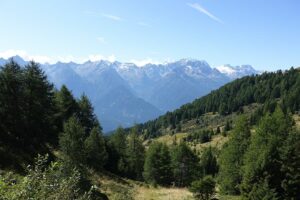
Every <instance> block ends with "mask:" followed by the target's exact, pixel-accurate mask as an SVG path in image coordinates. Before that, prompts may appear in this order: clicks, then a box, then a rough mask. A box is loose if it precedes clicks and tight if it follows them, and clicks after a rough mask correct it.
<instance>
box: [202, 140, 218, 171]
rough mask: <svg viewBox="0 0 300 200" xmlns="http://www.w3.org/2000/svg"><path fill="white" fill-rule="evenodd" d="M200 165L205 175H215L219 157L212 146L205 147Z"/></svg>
mask: <svg viewBox="0 0 300 200" xmlns="http://www.w3.org/2000/svg"><path fill="white" fill-rule="evenodd" d="M200 165H201V169H202V171H203V176H207V175H212V176H214V175H215V174H217V172H218V165H217V158H216V156H215V155H214V152H213V150H212V147H211V146H210V147H208V148H205V149H204V150H203V153H202V154H201V157H200Z"/></svg>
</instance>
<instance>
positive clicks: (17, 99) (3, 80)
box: [0, 60, 26, 147]
mask: <svg viewBox="0 0 300 200" xmlns="http://www.w3.org/2000/svg"><path fill="white" fill-rule="evenodd" d="M23 100H24V84H23V71H22V69H21V67H20V66H19V65H18V64H17V63H16V62H14V61H13V60H10V61H9V62H8V63H7V64H5V65H4V67H1V70H0V134H1V140H2V141H3V142H4V141H7V142H9V143H10V144H11V145H12V146H14V145H16V146H17V145H24V141H23V140H24V138H25V137H26V136H25V135H24V134H25V133H24V127H25V125H24V122H23V116H24V112H23V110H24V109H23V105H24V103H23ZM23 147H25V146H23Z"/></svg>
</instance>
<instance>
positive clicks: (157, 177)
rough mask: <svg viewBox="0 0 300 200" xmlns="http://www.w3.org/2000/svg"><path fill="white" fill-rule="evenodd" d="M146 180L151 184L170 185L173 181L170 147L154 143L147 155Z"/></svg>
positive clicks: (145, 165)
mask: <svg viewBox="0 0 300 200" xmlns="http://www.w3.org/2000/svg"><path fill="white" fill-rule="evenodd" d="M143 175H144V178H145V180H146V181H147V182H149V183H151V184H160V185H169V184H170V183H171V179H172V171H171V157H170V152H169V149H168V146H167V145H165V144H162V143H156V142H155V143H152V144H151V145H150V147H149V149H148V151H147V153H146V159H145V164H144V173H143Z"/></svg>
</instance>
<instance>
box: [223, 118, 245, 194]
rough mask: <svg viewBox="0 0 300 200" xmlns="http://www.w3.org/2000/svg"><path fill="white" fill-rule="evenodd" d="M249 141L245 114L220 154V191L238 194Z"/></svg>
mask: <svg viewBox="0 0 300 200" xmlns="http://www.w3.org/2000/svg"><path fill="white" fill-rule="evenodd" d="M249 143H250V127H249V123H248V119H247V118H246V117H245V116H242V117H240V118H239V120H238V122H237V123H236V126H235V128H234V129H233V131H232V134H231V135H230V139H229V141H228V143H227V144H226V145H225V146H224V148H223V149H222V151H221V155H220V171H219V184H220V189H221V192H223V193H226V194H238V193H239V185H240V183H241V179H242V176H241V167H242V165H243V156H244V154H245V152H246V151H247V148H248V146H249Z"/></svg>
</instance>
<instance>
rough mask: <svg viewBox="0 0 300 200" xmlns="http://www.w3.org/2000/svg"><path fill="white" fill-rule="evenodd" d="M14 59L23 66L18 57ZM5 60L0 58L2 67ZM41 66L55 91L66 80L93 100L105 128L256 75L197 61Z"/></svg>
mask: <svg viewBox="0 0 300 200" xmlns="http://www.w3.org/2000/svg"><path fill="white" fill-rule="evenodd" d="M12 58H13V59H14V60H15V61H16V62H18V63H19V64H20V65H24V64H26V61H24V59H22V58H21V57H19V56H14V57H12ZM6 62H7V60H6V59H2V58H0V65H3V64H5V63H6ZM41 67H42V69H43V70H44V71H45V73H46V74H47V76H48V78H49V80H50V81H51V82H53V83H54V84H55V86H56V87H57V88H58V89H59V88H60V87H61V86H62V85H63V84H65V85H66V86H67V87H68V88H70V89H71V90H72V92H73V94H74V95H75V96H76V97H79V96H80V95H81V94H82V93H85V94H86V95H87V96H88V97H89V98H90V99H91V102H92V104H93V105H94V107H95V113H96V114H97V116H98V118H99V119H100V122H101V125H102V127H103V129H104V131H105V132H108V131H111V130H113V129H115V128H116V127H117V126H119V125H122V126H124V127H127V126H131V125H133V124H134V123H141V122H145V121H147V120H150V119H154V118H156V117H158V116H159V115H161V114H163V113H165V112H167V111H172V110H174V109H176V108H178V107H180V106H181V105H182V104H185V103H188V102H191V101H193V100H194V99H196V98H199V97H201V96H203V95H206V94H208V93H209V92H210V91H211V90H214V89H217V88H219V87H220V86H222V85H224V84H226V83H228V82H230V81H232V80H234V79H237V78H240V77H243V76H247V75H251V74H257V73H259V72H258V71H256V70H255V69H254V68H253V67H252V66H250V65H241V66H231V65H223V66H219V67H216V68H212V67H211V66H210V65H209V64H208V63H207V62H206V61H200V60H195V59H181V60H179V61H175V62H169V63H164V64H147V65H144V66H142V67H140V66H137V65H135V64H133V63H121V62H117V61H116V62H109V61H103V60H101V61H95V62H91V61H87V62H85V63H82V64H78V63H74V62H69V63H62V62H57V63H55V64H41Z"/></svg>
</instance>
